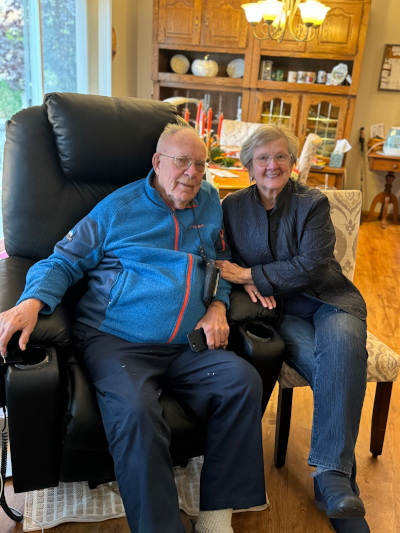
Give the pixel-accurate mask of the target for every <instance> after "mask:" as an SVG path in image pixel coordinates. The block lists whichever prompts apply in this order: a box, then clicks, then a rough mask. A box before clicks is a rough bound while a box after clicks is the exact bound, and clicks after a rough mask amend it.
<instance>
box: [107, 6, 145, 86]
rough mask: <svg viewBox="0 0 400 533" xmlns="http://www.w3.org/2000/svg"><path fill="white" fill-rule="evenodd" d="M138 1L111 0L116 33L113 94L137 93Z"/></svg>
mask: <svg viewBox="0 0 400 533" xmlns="http://www.w3.org/2000/svg"><path fill="white" fill-rule="evenodd" d="M138 3H139V2H138V0H113V6H112V19H113V22H112V24H113V28H114V30H115V32H116V34H117V54H116V56H115V57H114V61H113V63H112V94H113V96H136V95H137V69H138V43H137V34H138V30H137V27H138ZM150 47H151V43H150Z"/></svg>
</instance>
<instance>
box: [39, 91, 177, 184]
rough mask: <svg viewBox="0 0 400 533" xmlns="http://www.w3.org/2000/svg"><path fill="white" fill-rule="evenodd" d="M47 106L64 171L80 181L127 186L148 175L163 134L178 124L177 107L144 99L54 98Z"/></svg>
mask: <svg viewBox="0 0 400 533" xmlns="http://www.w3.org/2000/svg"><path fill="white" fill-rule="evenodd" d="M44 103H45V105H46V107H47V115H48V119H49V121H50V124H51V125H52V127H53V132H54V135H55V139H56V143H57V148H58V153H59V157H60V162H61V167H62V169H63V171H64V173H65V177H66V178H67V179H70V180H74V181H84V182H95V183H109V182H110V181H112V182H113V183H115V184H120V185H125V184H126V183H128V182H129V181H133V180H134V179H137V178H138V177H140V178H142V177H144V176H146V175H147V173H148V172H149V170H150V168H151V164H150V165H149V162H151V158H152V156H153V154H154V152H155V147H156V144H157V140H158V137H159V136H160V133H161V132H162V130H163V129H164V126H165V125H166V124H167V123H168V122H175V121H176V109H175V107H174V106H172V105H171V104H166V103H165V104H161V105H160V102H157V101H152V100H145V99H140V98H116V97H114V98H110V97H107V96H93V95H84V94H74V93H50V94H47V95H46V96H45V100H44Z"/></svg>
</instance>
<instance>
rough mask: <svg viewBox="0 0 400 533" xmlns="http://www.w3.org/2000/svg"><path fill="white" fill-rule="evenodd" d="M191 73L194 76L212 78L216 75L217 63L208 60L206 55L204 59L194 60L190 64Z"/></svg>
mask: <svg viewBox="0 0 400 533" xmlns="http://www.w3.org/2000/svg"><path fill="white" fill-rule="evenodd" d="M192 72H193V74H194V75H195V76H206V77H208V78H213V77H214V76H216V75H217V74H218V63H217V62H216V61H213V60H212V59H208V54H207V55H206V57H205V58H204V59H195V60H194V61H193V63H192Z"/></svg>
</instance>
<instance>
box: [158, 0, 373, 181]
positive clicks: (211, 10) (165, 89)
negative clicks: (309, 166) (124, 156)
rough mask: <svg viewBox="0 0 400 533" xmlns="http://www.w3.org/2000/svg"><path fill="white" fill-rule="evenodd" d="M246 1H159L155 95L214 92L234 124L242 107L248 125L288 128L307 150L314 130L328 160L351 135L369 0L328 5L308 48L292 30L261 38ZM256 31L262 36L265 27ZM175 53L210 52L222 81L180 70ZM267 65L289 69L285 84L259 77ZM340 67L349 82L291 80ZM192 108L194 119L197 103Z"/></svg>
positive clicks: (316, 176) (332, 0)
mask: <svg viewBox="0 0 400 533" xmlns="http://www.w3.org/2000/svg"><path fill="white" fill-rule="evenodd" d="M242 3H243V0H154V19H153V65H152V79H153V98H155V99H161V100H164V99H165V98H169V97H172V96H187V95H189V97H192V98H199V99H200V98H204V95H205V94H209V95H210V104H211V107H212V109H213V112H214V115H215V114H216V113H217V111H218V107H219V104H220V102H222V110H223V113H224V117H225V118H228V119H236V118H237V108H238V104H239V103H240V106H241V111H242V114H241V119H242V120H243V121H249V122H261V123H265V122H270V121H272V122H278V123H281V124H286V125H288V126H289V127H290V128H291V129H292V130H293V131H294V132H295V133H296V135H297V136H298V137H299V139H300V143H301V147H302V145H303V143H304V140H305V138H306V136H307V135H308V134H309V133H317V134H318V135H320V137H322V139H323V144H322V146H321V149H320V150H319V152H318V155H319V156H321V157H326V158H329V155H330V153H331V152H332V150H333V148H334V146H335V143H336V140H337V139H341V138H347V139H348V138H349V137H350V132H351V126H352V121H353V115H354V109H355V101H356V95H357V90H358V83H359V78H360V71H361V62H362V58H363V51H364V44H365V37H366V32H367V25H368V18H369V12H370V5H371V0H323V3H324V4H325V5H327V6H329V7H330V8H331V9H330V11H329V12H328V15H327V17H326V20H325V22H324V24H323V25H322V27H321V28H320V29H319V30H318V31H317V33H316V36H315V38H314V39H313V40H312V41H310V42H303V43H300V42H297V41H296V40H294V39H293V38H292V37H291V35H290V33H289V32H287V33H286V34H285V36H284V39H283V41H282V42H281V43H278V42H276V41H271V40H266V41H259V40H258V39H256V38H255V37H254V36H253V28H252V27H251V26H250V25H249V24H248V23H247V21H246V18H245V15H244V11H243V9H241V7H240V6H241V4H242ZM299 20H300V19H299ZM294 25H296V22H295V24H294ZM256 32H257V34H260V33H261V23H260V24H259V25H258V27H257V28H256ZM176 54H183V55H185V56H186V57H187V58H188V60H189V62H190V63H192V62H193V61H194V60H195V59H203V58H204V56H205V55H206V54H209V58H210V59H212V60H214V61H216V62H217V63H218V65H219V70H218V74H217V76H216V77H213V78H207V77H199V76H194V75H193V74H192V73H191V71H190V70H189V71H188V73H186V74H176V73H174V72H173V71H172V69H171V66H170V60H171V58H172V57H173V56H174V55H176ZM238 58H242V59H244V61H245V68H244V75H243V77H242V78H230V77H229V76H228V74H227V71H226V69H227V66H228V64H229V63H230V62H231V61H232V60H234V59H238ZM264 60H270V61H272V62H273V66H272V69H273V70H282V71H283V72H284V81H272V80H268V81H265V80H261V79H260V66H261V63H262V61H264ZM338 63H345V64H346V65H347V67H348V71H349V75H350V76H351V83H349V81H344V82H343V83H342V84H341V85H338V86H334V85H325V84H318V83H311V84H306V83H289V82H288V81H286V80H287V74H288V72H289V71H296V72H298V71H305V72H315V73H317V72H318V71H320V70H323V71H325V72H327V73H330V72H331V71H332V69H333V67H334V66H336V65H337V64H338ZM239 97H240V98H239ZM178 109H179V111H182V107H179V108H178ZM189 109H190V112H191V117H190V118H191V120H192V119H194V118H195V107H194V105H193V104H192V107H189ZM310 178H311V179H310V182H311V183H312V184H314V185H316V184H318V183H322V182H323V181H324V174H320V173H317V172H315V173H311V174H310ZM330 183H331V184H333V183H335V184H338V182H337V172H336V173H335V174H334V173H332V175H330ZM339 185H340V184H339Z"/></svg>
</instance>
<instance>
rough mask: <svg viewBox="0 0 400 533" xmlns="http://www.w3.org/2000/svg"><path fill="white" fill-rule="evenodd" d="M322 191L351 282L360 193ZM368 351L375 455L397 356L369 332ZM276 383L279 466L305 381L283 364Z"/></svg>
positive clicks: (337, 251) (338, 255)
mask: <svg viewBox="0 0 400 533" xmlns="http://www.w3.org/2000/svg"><path fill="white" fill-rule="evenodd" d="M322 192H324V193H325V194H326V195H327V196H328V198H329V202H330V204H331V216H332V222H333V225H334V226H335V231H336V246H335V257H336V259H337V260H338V261H339V263H340V264H341V266H342V270H343V273H344V275H345V276H347V278H348V279H350V280H351V281H352V280H353V277H354V267H355V260H356V251H357V241H358V229H359V222H360V213H361V192H360V191H332V190H326V191H322ZM367 350H368V370H367V381H372V382H376V393H375V402H374V410H373V414H372V426H371V443H370V450H371V453H372V455H373V456H374V457H377V456H378V455H380V454H381V453H382V447H383V441H384V438H385V429H386V421H387V417H388V412H389V406H390V396H391V392H392V386H393V382H394V381H396V379H397V376H398V374H399V368H400V356H399V355H398V354H397V353H395V352H394V351H393V350H391V349H390V348H389V347H388V346H386V345H385V344H383V343H382V342H381V341H380V340H379V339H377V338H376V337H375V336H374V335H372V334H371V333H369V332H368V336H367ZM278 382H279V399H278V413H277V421H276V433H275V465H276V466H277V467H281V466H283V465H284V464H285V458H286V449H287V442H288V438H289V429H290V415H291V408H292V395H293V388H294V387H304V386H307V385H308V383H307V382H306V381H305V380H304V379H303V378H302V377H301V376H300V375H299V374H298V373H297V372H296V371H295V370H293V369H292V368H290V367H289V366H287V365H286V364H285V363H284V364H283V367H282V370H281V373H280V375H279V378H278Z"/></svg>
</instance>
